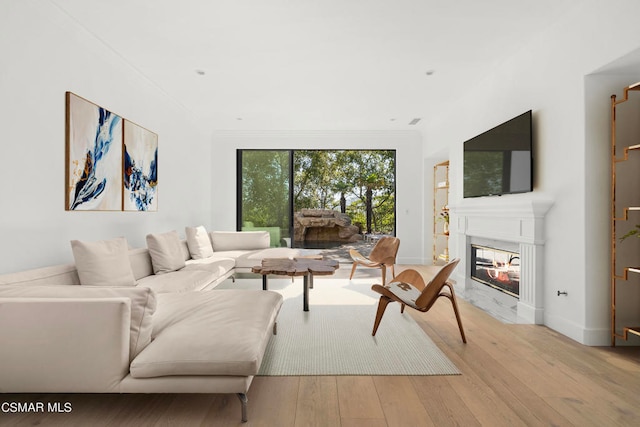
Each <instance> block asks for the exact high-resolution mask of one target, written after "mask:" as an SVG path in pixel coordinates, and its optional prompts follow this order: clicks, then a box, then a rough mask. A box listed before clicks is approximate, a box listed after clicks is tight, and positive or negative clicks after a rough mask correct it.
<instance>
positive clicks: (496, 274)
mask: <svg viewBox="0 0 640 427" xmlns="http://www.w3.org/2000/svg"><path fill="white" fill-rule="evenodd" d="M471 278H472V279H473V280H475V281H477V282H480V283H482V284H484V285H487V286H491V287H492V288H495V289H497V290H499V291H501V292H504V293H506V294H509V295H512V296H514V297H516V298H518V297H519V296H520V254H519V253H517V252H511V251H507V250H504V249H496V248H490V247H487V246H479V245H471Z"/></svg>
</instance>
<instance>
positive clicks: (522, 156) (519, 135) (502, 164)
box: [463, 110, 533, 198]
mask: <svg viewBox="0 0 640 427" xmlns="http://www.w3.org/2000/svg"><path fill="white" fill-rule="evenodd" d="M463 176H464V182H463V189H464V191H463V193H464V197H465V198H467V197H480V196H501V195H503V194H513V193H526V192H528V191H533V138H532V126H531V110H529V111H527V112H526V113H523V114H521V115H519V116H517V117H514V118H513V119H511V120H509V121H506V122H504V123H502V124H500V125H498V126H496V127H494V128H493V129H491V130H488V131H486V132H484V133H482V134H480V135H478V136H476V137H474V138H471V139H470V140H468V141H466V142H465V143H464V163H463Z"/></svg>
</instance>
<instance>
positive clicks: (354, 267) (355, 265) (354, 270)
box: [349, 262, 358, 280]
mask: <svg viewBox="0 0 640 427" xmlns="http://www.w3.org/2000/svg"><path fill="white" fill-rule="evenodd" d="M356 267H358V263H356V262H354V263H353V267H351V276H349V280H351V279H353V273H355V272H356Z"/></svg>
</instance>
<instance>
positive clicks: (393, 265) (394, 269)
mask: <svg viewBox="0 0 640 427" xmlns="http://www.w3.org/2000/svg"><path fill="white" fill-rule="evenodd" d="M395 277H396V265H395V264H391V278H392V279H395Z"/></svg>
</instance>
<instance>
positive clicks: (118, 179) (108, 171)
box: [65, 92, 122, 211]
mask: <svg viewBox="0 0 640 427" xmlns="http://www.w3.org/2000/svg"><path fill="white" fill-rule="evenodd" d="M65 175H66V192H65V209H66V210H98V211H119V210H122V118H121V117H120V116H118V115H116V114H114V113H112V112H111V111H108V110H106V109H104V108H102V107H100V106H98V105H96V104H94V103H92V102H90V101H87V100H86V99H84V98H81V97H79V96H77V95H75V94H73V93H71V92H67V93H66V164H65Z"/></svg>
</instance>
